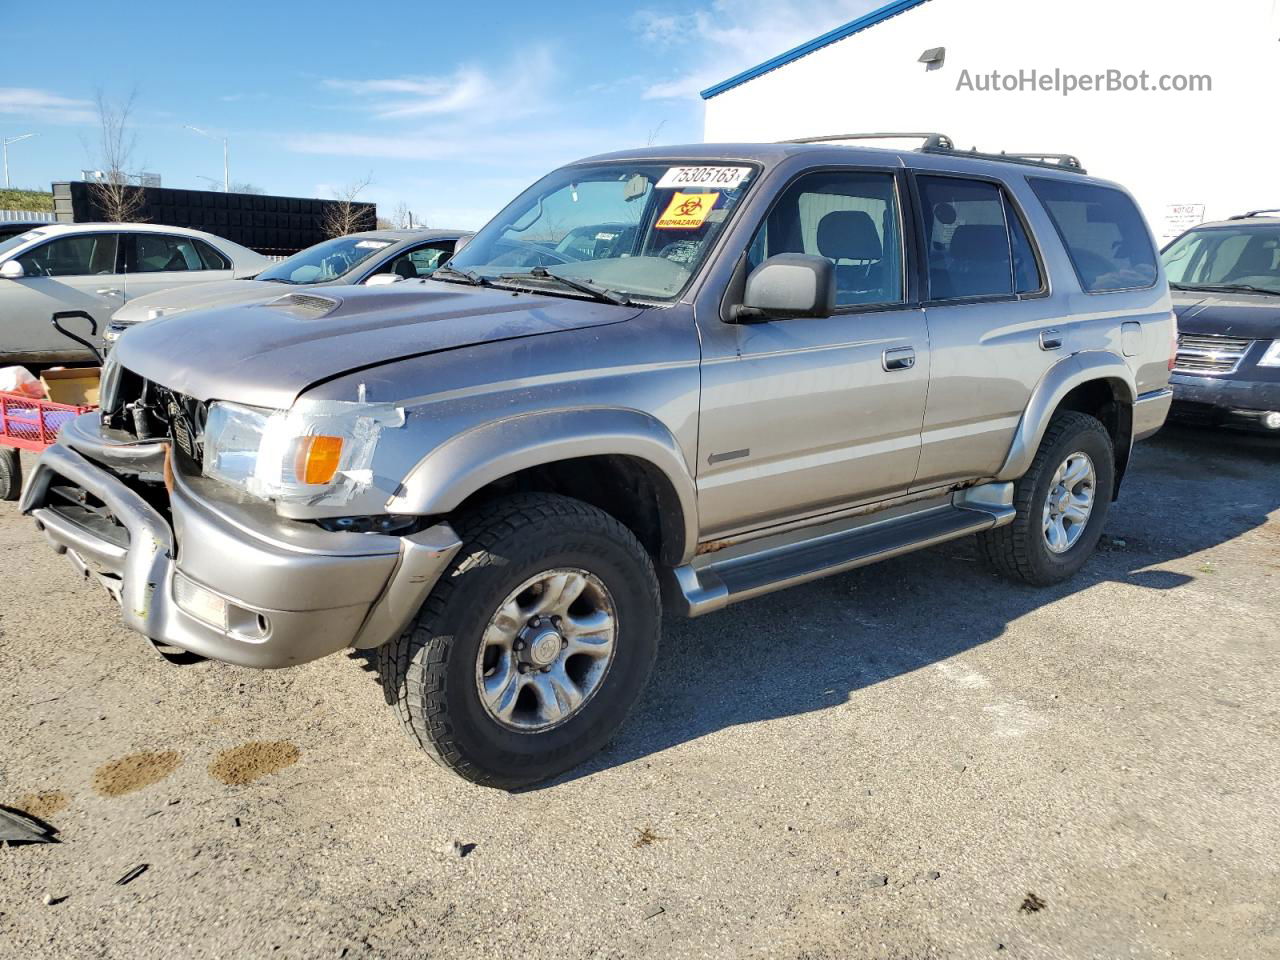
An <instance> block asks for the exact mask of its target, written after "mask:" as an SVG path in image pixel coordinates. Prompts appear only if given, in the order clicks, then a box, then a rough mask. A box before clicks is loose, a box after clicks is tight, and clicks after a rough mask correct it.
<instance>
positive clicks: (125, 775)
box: [93, 750, 182, 797]
mask: <svg viewBox="0 0 1280 960" xmlns="http://www.w3.org/2000/svg"><path fill="white" fill-rule="evenodd" d="M181 763H182V754H180V753H178V752H177V751H176V750H162V751H152V750H144V751H142V752H140V753H131V754H129V755H128V756H127V757H120V758H119V759H117V760H109V761H107V762H106V763H104V764H103V765H102V766H100V767H99V768H98V769H97V770H95V771H93V789H94V790H96V791H97V792H98V793H100V794H101V795H102V796H104V797H122V796H124V795H125V794H126V793H133V792H134V791H135V790H141V789H142V788H143V787H149V786H151V785H152V784H153V783H159V782H160V781H161V780H163V779H164V778H165V777H167V776H169V774H171V773H173V771H175V770H177V769H178V766H179V764H181Z"/></svg>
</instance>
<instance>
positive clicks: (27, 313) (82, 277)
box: [0, 231, 124, 363]
mask: <svg viewBox="0 0 1280 960" xmlns="http://www.w3.org/2000/svg"><path fill="white" fill-rule="evenodd" d="M118 237H119V235H118V234H116V233H114V232H110V231H104V232H102V233H73V234H66V235H64V236H60V237H55V238H53V239H52V240H48V241H46V242H45V243H42V244H39V245H37V246H35V247H32V248H31V249H29V250H27V251H26V252H25V253H23V254H21V255H20V256H19V257H18V258H17V261H18V263H20V264H22V269H23V273H24V276H23V277H21V278H20V279H17V280H2V281H0V356H2V357H3V358H4V362H24V361H29V362H46V363H51V362H58V361H68V360H88V359H91V357H90V355H89V353H88V351H86V350H85V349H84V348H83V347H81V346H78V345H77V344H75V343H73V342H71V341H70V340H68V339H67V338H65V337H63V336H62V335H61V334H60V333H58V332H57V331H56V330H54V329H53V327H52V326H51V324H50V323H49V319H50V317H51V316H52V315H53V314H54V313H55V312H59V311H63V310H83V311H84V312H86V313H88V314H89V315H90V316H92V317H93V318H94V320H95V321H96V323H97V325H98V333H99V335H100V334H101V332H102V330H103V329H104V328H105V326H106V322H107V320H108V318H109V317H110V316H111V314H112V313H114V312H115V311H116V310H117V309H119V307H120V305H121V304H122V303H123V302H124V297H123V294H122V292H121V282H120V281H121V276H120V274H119V263H118V246H119V244H118ZM66 326H67V327H68V329H71V330H73V331H74V332H76V333H80V334H82V335H84V336H86V337H87V336H88V334H89V331H88V329H87V324H85V323H84V321H67V324H66ZM97 340H98V342H101V337H100V336H99V337H98V338H97Z"/></svg>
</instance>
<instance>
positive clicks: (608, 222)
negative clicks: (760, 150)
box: [437, 162, 757, 300]
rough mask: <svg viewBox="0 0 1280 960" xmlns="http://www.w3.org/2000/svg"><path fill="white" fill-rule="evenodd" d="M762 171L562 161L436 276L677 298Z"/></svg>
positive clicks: (573, 292) (569, 291)
mask: <svg viewBox="0 0 1280 960" xmlns="http://www.w3.org/2000/svg"><path fill="white" fill-rule="evenodd" d="M756 172H757V171H756V168H755V167H752V166H748V165H745V164H741V165H735V164H732V163H730V162H724V163H710V164H705V163H704V164H702V165H697V164H680V163H673V162H646V163H636V162H630V163H600V164H587V165H581V166H572V167H564V168H562V169H560V170H557V171H555V172H554V173H552V174H550V175H549V176H547V177H545V178H543V179H542V180H541V181H539V182H538V183H536V184H534V185H533V186H532V187H530V188H529V189H528V190H526V191H525V192H524V193H523V194H521V195H520V196H519V197H517V198H516V199H515V200H514V201H513V202H512V203H511V204H510V205H508V206H507V208H506V209H505V210H503V211H502V212H501V213H500V214H498V216H497V217H495V218H494V219H493V220H491V221H490V222H489V224H488V225H487V226H486V227H484V229H482V230H481V231H480V232H479V233H477V234H476V236H475V238H474V239H473V240H472V241H471V242H470V243H468V244H467V245H466V247H464V248H463V249H462V251H461V252H459V253H457V254H455V255H454V258H453V260H451V261H450V262H449V267H450V268H452V270H451V271H442V273H441V274H439V275H437V277H438V278H444V279H448V278H449V277H450V276H452V277H459V274H465V275H468V276H469V277H470V279H471V280H472V282H477V281H481V280H482V281H485V282H491V283H497V284H508V285H513V286H521V285H528V286H530V287H533V288H535V289H538V290H539V291H544V292H547V293H555V294H559V295H565V296H581V295H582V294H583V293H584V292H591V288H595V289H596V290H599V291H606V292H607V293H608V295H609V296H610V297H611V298H614V299H618V300H624V299H626V298H630V297H641V298H644V299H647V300H672V299H674V298H675V297H677V296H679V295H680V293H681V291H682V290H684V288H685V287H686V286H687V285H688V283H689V280H690V279H691V278H692V277H693V276H694V274H695V273H697V271H698V269H699V267H700V266H701V265H702V262H703V260H704V259H705V258H706V256H707V253H708V251H709V250H710V249H711V247H712V246H713V244H714V243H715V240H716V237H717V236H719V234H720V231H721V230H723V229H724V228H725V225H726V224H727V223H728V221H729V218H730V217H731V216H732V215H733V211H734V209H735V208H736V207H737V206H738V205H739V204H740V203H741V202H742V198H743V196H744V195H745V193H746V191H747V189H748V187H749V186H750V183H751V181H752V179H753V178H754V177H755V175H756ZM561 277H563V278H565V279H564V281H561V280H560V279H559V278H561ZM459 279H461V278H460V277H459ZM584 287H586V288H587V289H586V290H584Z"/></svg>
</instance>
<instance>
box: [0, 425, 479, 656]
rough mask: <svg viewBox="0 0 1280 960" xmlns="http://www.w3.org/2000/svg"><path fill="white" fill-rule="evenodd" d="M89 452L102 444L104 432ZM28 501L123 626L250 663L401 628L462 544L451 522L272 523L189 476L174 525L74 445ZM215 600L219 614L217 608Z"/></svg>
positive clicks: (32, 487)
mask: <svg viewBox="0 0 1280 960" xmlns="http://www.w3.org/2000/svg"><path fill="white" fill-rule="evenodd" d="M86 416H87V417H88V418H93V419H94V420H96V415H94V414H88V415H86ZM67 434H68V438H69V439H70V441H71V443H74V442H75V440H74V438H75V436H76V435H77V434H80V435H85V436H92V432H91V429H90V424H88V423H87V422H86V421H85V419H84V418H81V420H79V421H77V422H76V423H75V429H73V430H68V431H67ZM86 452H88V451H86ZM95 452H96V453H98V454H99V455H100V456H101V455H102V454H103V452H104V449H103V445H102V443H101V440H100V438H99V442H98V446H97V449H96V451H95ZM120 455H121V456H122V457H124V456H128V455H129V454H128V453H127V452H126V451H120ZM60 488H61V489H64V490H65V489H67V488H69V489H72V490H76V489H78V490H83V491H87V492H88V493H89V494H90V495H91V496H92V497H93V498H96V499H97V500H100V501H101V502H102V504H104V505H105V511H99V512H98V513H97V514H95V513H92V512H90V511H87V510H80V509H77V508H76V507H75V506H74V504H71V505H69V501H68V500H67V498H66V497H65V496H64V495H62V493H61V492H60ZM22 511H23V512H24V513H27V514H29V515H30V516H31V517H32V519H33V520H34V521H35V523H36V526H37V527H38V528H39V529H40V530H41V532H43V533H44V535H45V537H46V538H47V539H48V540H49V542H50V543H51V544H52V545H53V547H54V549H55V550H57V551H58V552H59V553H64V554H66V556H67V557H68V558H69V559H70V560H71V562H72V564H73V566H75V568H76V569H77V570H78V571H79V572H80V573H81V574H82V575H84V576H86V577H89V576H92V577H95V578H96V579H97V580H98V581H99V582H100V583H102V585H103V586H104V587H106V588H107V590H108V592H110V593H111V595H112V596H113V597H115V598H116V600H117V601H118V602H119V603H120V608H121V617H122V619H123V620H124V623H125V625H126V626H128V627H130V628H132V629H133V630H136V631H138V632H139V633H141V634H143V635H144V636H146V637H148V638H150V639H151V640H153V641H155V642H158V643H163V644H167V645H171V646H174V647H178V648H180V649H182V650H187V651H190V652H192V653H196V654H199V655H200V656H204V657H210V658H212V659H216V660H223V661H226V662H229V663H235V664H240V665H242V666H248V667H285V666H292V665H294V664H299V663H305V662H307V661H309V660H315V659H317V658H319V657H323V656H325V655H327V654H330V653H334V652H336V651H338V650H341V649H343V648H345V647H351V646H358V647H365V648H367V647H376V646H378V645H380V644H382V643H384V642H385V641H386V640H388V639H390V638H391V637H393V636H395V635H397V634H398V633H399V632H400V631H401V630H403V629H404V627H405V625H406V624H407V623H408V622H409V620H410V619H411V618H412V616H413V615H414V613H416V612H417V610H418V608H419V607H420V606H421V604H422V603H423V601H424V600H425V599H426V595H427V594H428V593H429V592H430V590H431V588H432V587H433V586H434V585H435V581H436V579H437V578H438V577H439V576H440V574H441V573H442V572H443V570H444V568H445V567H446V566H447V565H448V563H449V561H450V560H451V559H452V558H453V555H454V553H456V552H457V550H458V548H459V546H460V545H461V544H460V542H459V541H458V538H457V536H456V535H455V534H454V533H453V531H452V530H451V529H450V528H449V527H448V525H446V524H439V525H436V526H433V527H431V528H429V529H427V530H423V531H421V532H419V533H417V534H414V535H412V536H408V537H390V536H378V535H362V534H346V533H328V532H326V531H323V530H320V529H319V528H315V527H311V526H310V525H307V524H299V523H293V522H289V521H276V520H274V519H271V518H269V511H268V510H267V509H266V508H265V507H264V506H263V505H258V504H249V505H245V504H237V503H233V502H223V501H215V500H212V499H210V498H208V497H202V496H201V495H200V491H199V490H198V489H196V484H195V482H193V481H191V480H189V479H184V478H182V477H181V476H177V477H175V484H174V489H173V491H172V494H171V497H170V514H171V516H172V523H170V521H169V519H168V518H166V517H165V516H164V515H163V514H162V513H161V512H160V511H159V510H157V509H156V508H155V507H154V506H152V505H151V504H150V503H148V502H147V500H145V499H144V498H143V497H142V496H140V495H139V494H138V493H137V492H136V491H135V490H134V489H132V488H131V487H130V486H128V485H127V484H125V483H124V482H123V481H122V480H121V479H120V478H119V477H118V476H116V475H115V474H113V473H112V472H111V471H110V470H108V469H105V468H104V467H103V466H102V465H101V464H100V463H98V462H95V461H94V460H90V459H89V458H88V457H86V456H82V455H81V453H79V452H77V451H76V450H75V449H74V448H73V447H72V446H70V445H68V444H67V443H66V442H60V443H59V444H57V445H55V446H53V447H50V448H49V449H48V450H47V451H46V452H45V453H44V455H43V456H42V457H41V458H40V461H39V463H38V464H37V466H36V469H35V471H34V473H33V474H32V476H31V478H30V481H29V482H28V484H27V488H26V490H25V492H24V494H23V498H22ZM103 512H106V513H109V515H110V519H109V520H104V519H102V516H101V514H102V513H103ZM113 521H114V522H113ZM175 590H177V591H178V593H179V594H180V595H181V596H182V597H183V598H184V599H183V602H182V603H180V602H179V599H178V597H177V595H175ZM193 596H197V597H201V598H203V602H193V601H192V600H191V597H193ZM219 600H220V601H221V602H222V609H223V610H224V611H225V613H224V614H223V615H222V616H221V618H218V617H216V616H211V615H210V612H209V611H210V604H212V605H213V608H214V609H217V605H218V601H219Z"/></svg>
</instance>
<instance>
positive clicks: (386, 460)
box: [22, 138, 1174, 788]
mask: <svg viewBox="0 0 1280 960" xmlns="http://www.w3.org/2000/svg"><path fill="white" fill-rule="evenodd" d="M566 238H570V242H566ZM210 319H215V318H214V317H213V315H212V314H209V313H191V314H183V315H179V316H175V317H161V318H159V319H157V320H155V321H152V322H149V323H147V324H145V325H144V326H143V327H141V328H140V329H138V330H136V331H133V332H131V333H130V335H129V336H127V337H124V338H123V339H122V340H121V341H120V343H119V345H118V347H117V349H116V350H115V352H114V353H113V354H112V356H111V358H110V360H109V362H108V366H107V369H106V370H105V372H104V383H103V390H102V394H103V400H102V409H101V413H100V414H89V415H86V416H84V417H81V418H79V419H76V420H74V421H72V422H71V423H70V424H69V425H68V426H67V428H66V429H65V430H64V432H63V434H62V437H61V441H60V442H59V443H58V445H56V446H54V447H53V448H51V449H50V450H49V451H48V452H47V453H45V455H44V456H43V458H42V459H41V461H40V464H39V467H38V469H37V471H36V473H35V474H34V476H33V477H32V480H31V482H30V483H29V485H28V487H27V489H26V491H25V494H24V497H23V503H22V509H23V510H24V511H25V512H26V513H28V514H30V515H31V516H32V517H33V519H34V520H35V522H36V524H37V525H38V526H39V528H40V529H41V530H43V531H44V533H45V535H46V536H47V537H48V538H49V540H50V541H52V543H53V544H54V546H55V548H57V549H58V550H60V551H64V552H65V553H66V554H67V556H68V557H69V558H70V559H71V561H72V563H73V564H74V566H75V567H76V569H77V570H79V571H80V572H81V573H82V574H84V575H85V576H86V577H90V576H91V577H93V578H95V579H96V580H97V581H99V582H100V583H102V584H103V585H104V586H105V587H106V588H107V590H109V591H110V592H111V594H112V595H113V596H114V597H115V598H116V599H117V600H118V601H119V602H120V603H121V608H122V615H123V618H124V622H125V623H126V624H127V625H129V626H130V627H132V628H134V629H135V630H137V631H138V632H140V633H141V634H142V635H143V636H145V637H147V638H148V639H149V640H150V641H151V643H152V644H154V645H155V646H156V647H157V649H159V650H160V651H161V652H163V653H165V654H167V655H168V656H170V657H171V658H172V659H182V658H184V657H186V658H189V657H190V656H191V655H198V656H202V657H211V658H215V659H218V660H224V661H228V662H231V663H236V664H242V665H246V666H252V667H285V666H290V665H293V664H298V663H303V662H306V661H309V660H313V659H316V658H318V657H322V656H326V655H328V654H331V653H334V652H337V651H340V650H342V649H344V648H347V647H355V648H357V649H362V650H368V649H373V648H376V649H377V656H378V663H379V669H380V673H381V677H382V681H383V684H384V687H385V694H386V698H387V701H388V702H389V703H390V704H391V705H392V706H393V707H394V709H395V710H396V712H397V713H398V714H399V717H400V719H401V721H402V723H403V725H404V727H405V728H406V730H407V731H408V732H409V734H410V736H411V737H412V738H413V739H414V740H415V741H416V742H417V743H419V744H420V745H421V746H422V747H423V748H424V749H425V750H426V751H428V752H429V753H430V754H431V755H432V756H434V757H435V758H436V759H437V760H438V761H440V762H441V763H442V764H444V765H445V766H446V767H448V768H450V769H452V770H454V771H455V772H457V773H458V774H460V775H462V776H463V777H466V778H468V779H470V780H473V781H475V782H477V783H482V784H488V785H493V786H499V787H506V788H511V787H516V786H520V785H524V784H529V783H532V782H535V781H538V780H541V779H544V778H546V777H549V776H552V775H554V774H557V773H559V772H561V771H564V770H566V769H568V768H570V767H572V766H574V765H575V764H577V763H579V762H581V761H582V760H583V759H584V758H586V757H588V756H589V755H590V754H592V753H593V752H594V751H596V750H598V749H599V748H600V747H601V746H602V745H603V744H604V743H605V742H606V741H607V740H608V739H609V738H610V737H611V736H612V735H613V734H614V732H615V731H616V730H617V728H618V726H619V724H621V723H622V721H623V719H624V717H625V716H626V714H627V712H628V711H629V710H630V709H631V707H632V705H633V704H634V703H635V702H636V700H637V698H638V697H639V695H640V692H641V689H642V688H643V686H644V683H645V680H646V678H647V676H648V674H649V671H650V667H651V665H652V663H653V660H654V657H655V655H656V653H657V649H658V639H659V633H660V624H661V613H662V611H663V608H664V606H665V608H666V609H667V610H668V611H671V612H674V613H677V614H681V615H685V616H700V615H702V614H706V613H711V612H712V611H716V610H719V609H721V608H722V607H725V606H727V605H729V604H731V603H735V602H737V601H740V600H747V599H750V598H753V597H758V596H760V595H762V594H766V593H768V592H770V591H772V590H777V589H780V588H782V587H787V586H790V585H792V584H797V583H802V582H804V581H806V580H811V579H813V578H816V577H821V576H825V575H827V574H832V573H838V572H841V571H845V570H850V569H852V568H855V567H859V566H862V565H864V564H868V563H872V562H875V561H877V560H881V559H884V558H887V557H893V556H897V555H900V554H903V553H907V552H909V551H911V550H916V549H919V548H921V547H927V546H930V545H932V544H936V543H940V542H943V541H946V540H950V539H954V538H957V537H964V536H968V535H971V534H976V535H977V536H978V539H979V542H980V545H981V550H982V553H983V554H984V555H985V557H986V558H987V559H988V560H989V561H990V562H991V564H992V565H993V566H994V567H995V568H996V569H997V570H999V571H1001V572H1003V573H1005V574H1007V575H1008V576H1010V577H1013V578H1015V579H1018V580H1022V581H1025V582H1028V583H1032V584H1051V583H1055V582H1058V581H1060V580H1063V579H1065V578H1067V577H1069V576H1071V575H1072V574H1074V573H1075V572H1076V571H1077V570H1079V569H1080V567H1081V566H1082V565H1083V564H1084V563H1085V562H1086V560H1087V559H1088V557H1089V555H1090V554H1091V552H1092V551H1093V549H1094V546H1095V544H1096V543H1097V541H1098V538H1099V536H1100V534H1101V532H1102V528H1103V525H1104V523H1105V522H1106V518H1107V511H1108V507H1109V505H1110V503H1111V501H1112V500H1113V499H1114V497H1115V496H1116V493H1117V491H1118V490H1119V487H1120V481H1121V479H1122V478H1123V476H1124V472H1125V468H1126V466H1127V465H1128V462H1129V457H1130V451H1131V449H1132V445H1133V443H1134V441H1135V440H1139V439H1141V438H1143V437H1145V436H1147V435H1149V434H1151V433H1153V432H1155V431H1156V430H1157V429H1158V428H1159V427H1160V426H1161V424H1162V423H1163V421H1164V418H1165V415H1166V413H1167V411H1168V408H1169V402H1170V391H1169V389H1168V381H1169V366H1170V359H1171V354H1172V348H1173V343H1174V320H1173V314H1172V311H1171V304H1170V295H1169V290H1168V286H1167V284H1166V281H1165V276H1164V273H1163V271H1162V268H1161V265H1160V261H1159V259H1158V258H1157V256H1156V252H1155V248H1154V245H1153V243H1152V239H1151V235H1150V232H1149V230H1148V228H1147V227H1146V225H1145V224H1144V222H1143V220H1142V217H1141V215H1140V214H1139V213H1138V210H1137V208H1136V207H1135V206H1134V203H1133V201H1132V200H1131V199H1130V197H1129V195H1128V194H1127V193H1125V192H1124V191H1123V190H1122V189H1120V188H1119V187H1116V186H1114V185H1112V184H1108V183H1104V182H1101V181H1097V180H1093V179H1090V178H1088V177H1086V176H1085V175H1084V174H1083V172H1082V171H1080V170H1079V169H1078V165H1073V163H1072V162H1071V161H1069V160H1065V159H1064V160H1061V161H1057V160H1044V161H1037V160H1034V159H1027V158H1011V157H989V156H984V155H975V154H961V153H959V152H956V151H954V150H952V149H949V147H948V145H947V143H946V142H945V141H943V140H940V139H937V138H935V139H934V140H933V141H931V142H930V144H929V145H927V146H926V147H925V148H923V149H921V150H919V151H910V150H904V151H887V150H876V149H867V148H865V147H859V146H849V145H838V144H820V143H808V144H805V143H793V144H770V145H759V144H732V145H723V144H721V145H698V146H689V147H665V148H661V149H657V148H654V149H645V150H634V151H628V152H625V153H617V154H611V155H607V156H599V157H593V158H591V159H587V160H583V161H581V162H579V163H574V164H571V165H569V166H566V167H564V168H562V169H559V170H556V171H555V172H553V173H551V174H549V175H548V176H546V177H545V178H543V179H542V180H540V181H539V182H538V183H536V184H534V185H533V186H532V187H530V188H529V189H528V190H526V191H525V192H524V193H522V194H521V195H520V196H519V197H517V198H516V199H515V200H514V201H512V203H511V204H510V205H509V206H507V207H506V208H505V209H504V210H503V211H502V212H501V213H500V214H499V215H498V216H497V217H496V218H495V219H494V220H492V221H491V222H490V223H489V224H488V225H487V226H486V227H485V228H484V229H483V230H481V231H480V233H478V234H477V235H476V237H475V238H474V239H473V240H472V241H471V242H470V243H469V244H468V245H467V246H466V247H465V248H463V249H462V250H461V251H460V252H459V253H457V254H456V255H455V256H454V258H453V260H452V261H451V262H450V264H449V266H448V267H445V268H442V269H440V270H438V271H437V272H436V273H435V274H434V276H433V278H432V279H430V280H425V281H421V282H414V283H403V284H396V285H393V286H385V287H375V288H356V287H350V288H337V287H330V288H326V289H324V290H316V291H311V292H306V293H292V294H286V295H284V296H281V297H279V298H278V299H276V300H273V301H269V302H266V303H262V304H257V305H250V306H237V307H232V308H229V309H226V310H223V311H221V312H219V313H218V314H217V316H216V321H217V322H208V321H209V320H210Z"/></svg>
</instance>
